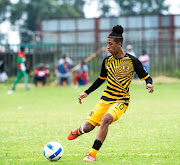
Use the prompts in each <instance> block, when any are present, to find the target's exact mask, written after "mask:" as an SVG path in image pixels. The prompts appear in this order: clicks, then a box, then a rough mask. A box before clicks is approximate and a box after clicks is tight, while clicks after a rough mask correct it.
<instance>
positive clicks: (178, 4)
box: [0, 0, 180, 44]
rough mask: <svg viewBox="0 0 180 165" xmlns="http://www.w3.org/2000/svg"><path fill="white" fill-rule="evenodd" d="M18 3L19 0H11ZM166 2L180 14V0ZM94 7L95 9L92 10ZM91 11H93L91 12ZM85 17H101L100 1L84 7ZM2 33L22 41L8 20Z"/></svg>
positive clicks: (0, 29) (0, 27) (1, 26)
mask: <svg viewBox="0 0 180 165" xmlns="http://www.w3.org/2000/svg"><path fill="white" fill-rule="evenodd" d="M11 1H12V2H14V3H16V2H17V1H18V0H11ZM165 3H166V4H168V5H170V8H169V13H170V14H180V0H165ZM110 5H111V6H112V10H111V11H110V12H111V13H112V14H114V15H117V14H118V13H117V12H116V11H117V10H115V9H117V7H116V5H115V3H114V2H113V1H110ZM92 9H93V11H92ZM89 11H91V12H89ZM84 12H85V17H86V18H96V17H99V15H100V12H99V11H98V3H97V1H96V0H91V5H86V6H85V7H84ZM0 33H7V34H8V35H7V38H8V42H9V44H18V43H20V39H19V34H18V32H17V31H15V30H12V29H11V26H10V24H9V22H8V21H6V22H5V23H3V24H0Z"/></svg>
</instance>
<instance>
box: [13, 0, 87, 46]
mask: <svg viewBox="0 0 180 165" xmlns="http://www.w3.org/2000/svg"><path fill="white" fill-rule="evenodd" d="M83 5H84V1H83V0H69V1H62V0H61V1H59V0H43V1H37V0H29V2H28V3H27V1H26V0H20V1H19V2H18V3H17V4H13V5H12V7H11V16H10V21H11V23H12V24H13V25H17V24H20V34H21V41H22V42H24V43H28V42H30V41H31V40H32V33H33V32H35V31H38V30H39V23H40V20H41V19H50V18H68V17H83V16H84V13H83ZM19 20H21V21H19ZM20 22H21V23H20Z"/></svg>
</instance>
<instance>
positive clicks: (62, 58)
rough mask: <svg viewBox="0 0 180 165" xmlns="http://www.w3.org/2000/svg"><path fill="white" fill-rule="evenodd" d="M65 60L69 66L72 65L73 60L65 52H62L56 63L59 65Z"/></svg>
mask: <svg viewBox="0 0 180 165" xmlns="http://www.w3.org/2000/svg"><path fill="white" fill-rule="evenodd" d="M65 61H66V62H67V64H68V65H70V66H71V67H72V65H73V61H72V60H71V59H70V58H69V57H67V56H66V54H63V55H62V56H61V58H60V59H59V61H58V64H59V65H61V64H63V63H64V62H65Z"/></svg>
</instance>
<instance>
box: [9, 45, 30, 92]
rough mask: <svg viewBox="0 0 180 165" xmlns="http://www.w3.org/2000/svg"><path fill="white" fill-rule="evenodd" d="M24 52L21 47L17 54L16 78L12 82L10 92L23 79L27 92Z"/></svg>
mask: <svg viewBox="0 0 180 165" xmlns="http://www.w3.org/2000/svg"><path fill="white" fill-rule="evenodd" d="M24 51H25V49H24V47H21V48H20V51H19V52H18V54H17V55H18V57H17V78H16V80H15V81H14V84H13V87H12V90H15V89H16V85H17V84H18V82H19V81H20V80H21V78H22V77H24V82H25V88H26V90H27V91H29V87H28V74H27V68H26V65H27V60H26V56H25V53H24Z"/></svg>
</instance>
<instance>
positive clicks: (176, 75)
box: [173, 70, 180, 78]
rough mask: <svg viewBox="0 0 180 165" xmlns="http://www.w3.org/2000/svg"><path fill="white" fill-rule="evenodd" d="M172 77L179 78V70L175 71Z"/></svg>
mask: <svg viewBox="0 0 180 165" xmlns="http://www.w3.org/2000/svg"><path fill="white" fill-rule="evenodd" d="M173 76H174V77H177V78H180V70H175V71H174V73H173Z"/></svg>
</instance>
